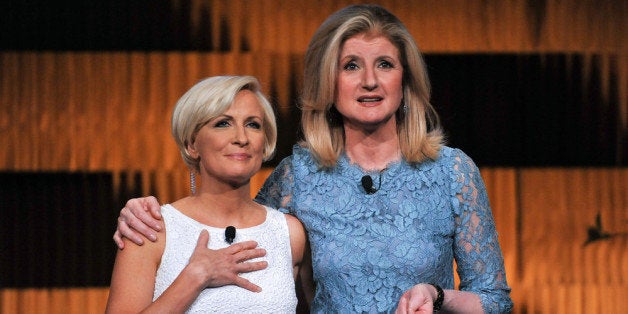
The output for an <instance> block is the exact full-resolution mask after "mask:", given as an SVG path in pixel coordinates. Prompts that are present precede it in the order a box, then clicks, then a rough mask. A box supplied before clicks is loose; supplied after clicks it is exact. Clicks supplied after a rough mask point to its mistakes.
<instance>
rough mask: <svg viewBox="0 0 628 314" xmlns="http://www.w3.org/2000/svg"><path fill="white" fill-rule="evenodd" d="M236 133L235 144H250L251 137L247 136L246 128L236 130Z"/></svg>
mask: <svg viewBox="0 0 628 314" xmlns="http://www.w3.org/2000/svg"><path fill="white" fill-rule="evenodd" d="M234 133H235V134H234V136H233V142H234V144H238V145H241V146H244V145H246V144H248V143H249V137H248V135H247V134H246V129H245V128H244V127H237V128H235V132H234Z"/></svg>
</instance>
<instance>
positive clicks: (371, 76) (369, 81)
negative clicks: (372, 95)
mask: <svg viewBox="0 0 628 314" xmlns="http://www.w3.org/2000/svg"><path fill="white" fill-rule="evenodd" d="M377 86H378V84H377V75H376V74H375V71H374V69H365V70H364V72H363V73H362V87H363V88H364V89H366V90H368V91H372V90H374V89H376V88H377Z"/></svg>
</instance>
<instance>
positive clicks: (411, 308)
mask: <svg viewBox="0 0 628 314" xmlns="http://www.w3.org/2000/svg"><path fill="white" fill-rule="evenodd" d="M437 296H438V292H437V291H436V288H434V287H433V286H432V285H429V284H423V283H422V284H418V285H416V286H414V287H412V288H410V290H408V291H406V292H405V293H404V294H403V295H402V296H401V298H400V299H399V303H398V304H397V311H395V313H397V314H405V313H428V314H432V313H433V309H434V300H436V297H437Z"/></svg>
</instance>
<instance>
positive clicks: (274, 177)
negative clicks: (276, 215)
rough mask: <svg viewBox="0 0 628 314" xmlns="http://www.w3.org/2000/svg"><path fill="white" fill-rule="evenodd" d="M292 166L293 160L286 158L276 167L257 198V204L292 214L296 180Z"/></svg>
mask: <svg viewBox="0 0 628 314" xmlns="http://www.w3.org/2000/svg"><path fill="white" fill-rule="evenodd" d="M291 165H292V158H291V157H286V158H284V159H283V160H282V161H281V162H280V163H279V165H277V167H275V170H273V172H272V173H271V174H270V176H268V178H267V179H266V181H265V182H264V185H263V186H262V188H261V189H260V190H259V192H258V193H257V196H255V201H256V202H258V203H260V204H264V205H266V206H269V207H272V208H276V209H279V210H281V211H283V212H286V213H292V209H291V208H290V207H291V206H290V200H291V199H292V185H293V182H294V180H293V175H292V170H291V168H292V167H291Z"/></svg>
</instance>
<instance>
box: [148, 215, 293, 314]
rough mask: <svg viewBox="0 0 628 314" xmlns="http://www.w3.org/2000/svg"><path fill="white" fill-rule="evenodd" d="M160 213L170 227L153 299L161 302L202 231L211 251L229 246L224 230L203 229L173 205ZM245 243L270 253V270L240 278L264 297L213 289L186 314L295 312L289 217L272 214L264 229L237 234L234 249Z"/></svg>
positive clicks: (239, 290) (237, 290)
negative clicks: (158, 299) (205, 232)
mask: <svg viewBox="0 0 628 314" xmlns="http://www.w3.org/2000/svg"><path fill="white" fill-rule="evenodd" d="M161 212H162V215H163V217H164V223H165V224H166V248H165V250H164V254H163V256H162V259H161V264H160V265H159V268H158V270H157V277H156V281H155V293H154V297H153V299H157V298H158V297H159V296H160V295H161V294H162V293H163V292H164V291H165V290H166V288H168V286H170V284H172V282H173V281H174V280H175V278H176V277H177V276H178V275H179V273H181V271H182V270H183V268H184V267H185V265H187V263H188V259H189V258H190V256H191V255H192V252H193V251H194V248H195V247H196V242H197V240H198V236H199V234H200V233H201V230H202V229H206V230H208V231H209V234H210V242H209V245H208V247H209V248H211V249H219V248H224V247H227V246H228V244H227V243H226V242H225V240H224V234H225V233H224V232H225V231H224V229H221V228H214V227H210V226H206V225H203V224H201V223H199V222H198V221H196V220H193V219H192V218H190V217H188V216H185V215H184V214H182V213H181V212H179V211H178V210H177V209H175V208H174V207H172V206H171V205H164V206H162V208H161ZM245 240H255V241H257V242H258V243H259V245H260V247H263V248H264V249H266V251H267V253H266V256H265V257H263V259H264V260H266V261H268V265H269V266H268V268H266V269H264V270H261V271H256V272H252V273H246V274H241V276H242V277H244V278H246V279H248V280H250V281H251V282H254V283H256V284H257V285H259V286H260V287H262V292H259V293H255V292H251V291H248V290H245V289H243V288H240V287H238V286H224V287H219V288H208V289H205V290H204V291H203V292H201V294H200V295H199V297H198V298H197V299H196V301H195V302H194V303H193V304H192V305H191V306H190V308H189V309H188V311H187V313H210V312H220V313H245V312H246V313H294V312H295V310H296V305H297V298H296V293H295V286H294V277H293V272H292V253H291V249H290V238H289V232H288V225H287V223H286V219H285V217H284V214H282V213H281V212H279V211H277V210H274V209H271V208H267V215H266V221H265V222H264V223H262V224H261V225H258V226H255V227H251V228H244V229H238V230H237V232H236V238H235V240H234V243H235V242H241V241H245ZM256 260H257V259H256ZM259 260H261V259H259Z"/></svg>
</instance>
